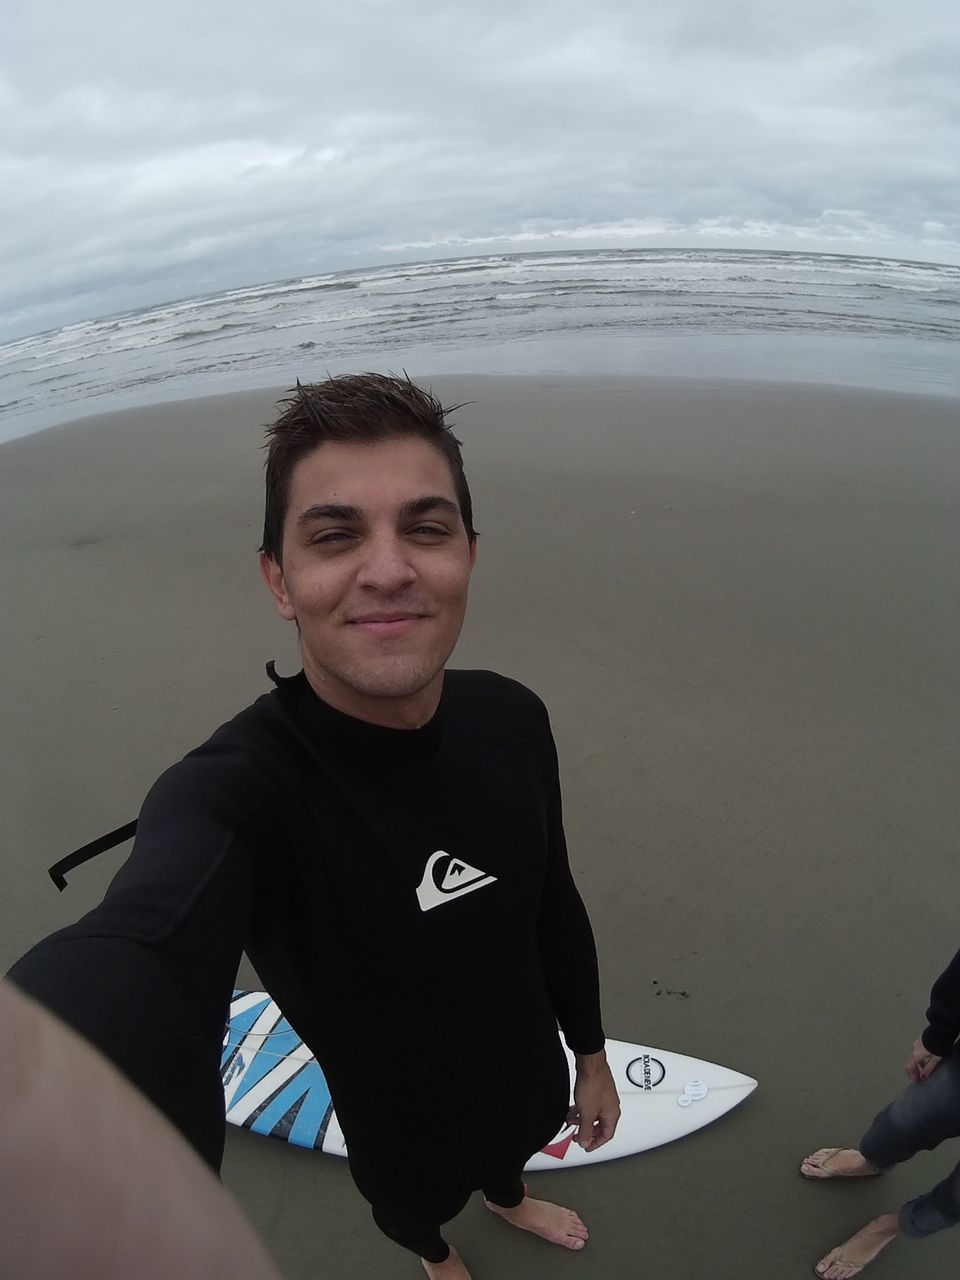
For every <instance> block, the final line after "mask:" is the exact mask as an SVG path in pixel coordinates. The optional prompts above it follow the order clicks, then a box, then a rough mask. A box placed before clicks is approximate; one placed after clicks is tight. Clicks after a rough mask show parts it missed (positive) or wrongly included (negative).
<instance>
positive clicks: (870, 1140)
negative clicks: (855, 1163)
mask: <svg viewBox="0 0 960 1280" xmlns="http://www.w3.org/2000/svg"><path fill="white" fill-rule="evenodd" d="M956 1137H960V1051H957V1050H955V1051H954V1052H953V1054H951V1056H950V1057H949V1058H944V1060H943V1061H942V1062H941V1063H940V1065H939V1066H938V1067H937V1068H936V1069H935V1070H934V1071H933V1073H932V1075H930V1076H929V1077H928V1079H926V1080H923V1081H919V1082H915V1083H911V1084H908V1085H907V1087H906V1088H905V1089H903V1090H902V1091H901V1092H900V1093H899V1094H898V1095H897V1096H896V1097H895V1098H894V1100H893V1101H892V1102H891V1103H890V1104H889V1106H886V1107H884V1108H883V1110H882V1111H880V1112H878V1113H877V1115H876V1116H875V1117H874V1119H873V1122H872V1123H871V1125H870V1127H869V1128H868V1129H867V1131H866V1133H865V1134H864V1135H863V1137H862V1138H861V1139H860V1152H861V1154H862V1155H863V1157H864V1159H865V1160H867V1161H869V1163H870V1164H871V1165H872V1166H873V1167H874V1168H875V1169H881V1170H882V1169H888V1168H890V1166H891V1165H894V1164H901V1163H902V1162H903V1161H904V1160H909V1159H910V1158H911V1156H915V1155H916V1154H917V1152H918V1151H932V1150H933V1149H934V1147H937V1146H939V1145H940V1143H941V1142H943V1141H944V1140H945V1139H946V1138H956Z"/></svg>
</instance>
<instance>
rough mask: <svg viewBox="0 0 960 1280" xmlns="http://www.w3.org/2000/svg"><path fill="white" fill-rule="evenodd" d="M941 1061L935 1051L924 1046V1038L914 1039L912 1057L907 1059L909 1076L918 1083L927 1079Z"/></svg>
mask: <svg viewBox="0 0 960 1280" xmlns="http://www.w3.org/2000/svg"><path fill="white" fill-rule="evenodd" d="M940 1061H941V1059H940V1058H938V1057H937V1055H936V1054H935V1053H931V1052H930V1050H929V1049H927V1048H925V1047H924V1043H923V1041H922V1040H914V1042H913V1048H912V1049H911V1050H910V1057H909V1058H908V1059H907V1068H906V1070H907V1076H908V1077H909V1078H910V1079H911V1080H915V1081H917V1082H918V1083H919V1082H920V1081H921V1080H926V1079H927V1077H928V1076H929V1075H930V1073H931V1071H933V1069H934V1067H936V1066H937V1065H938V1063H939V1062H940Z"/></svg>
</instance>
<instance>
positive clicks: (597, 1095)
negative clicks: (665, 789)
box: [538, 713, 620, 1151]
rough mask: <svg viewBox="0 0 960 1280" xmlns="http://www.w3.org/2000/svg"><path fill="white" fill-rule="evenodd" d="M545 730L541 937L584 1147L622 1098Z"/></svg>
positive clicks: (610, 1123)
mask: <svg viewBox="0 0 960 1280" xmlns="http://www.w3.org/2000/svg"><path fill="white" fill-rule="evenodd" d="M544 715H545V717H546V713H544ZM547 735H548V739H549V744H550V752H551V755H550V782H549V785H550V788H551V803H550V810H549V819H548V822H549V827H548V839H549V854H548V862H547V873H546V878H545V883H544V892H543V899H542V901H541V905H540V922H539V928H538V939H539V944H540V955H541V959H542V962H543V968H544V973H545V975H546V980H547V989H548V991H549V993H550V998H551V1000H552V1002H553V1007H554V1010H555V1011H556V1014H557V1020H558V1022H559V1023H560V1028H561V1030H562V1031H563V1035H564V1038H565V1040H566V1042H567V1044H568V1045H569V1047H570V1049H571V1050H572V1052H573V1054H574V1056H575V1059H576V1082H575V1085H574V1093H573V1098H574V1106H573V1112H572V1114H571V1120H575V1121H576V1123H577V1125H578V1129H577V1142H578V1143H579V1144H580V1146H581V1147H583V1149H584V1150H585V1151H596V1150H597V1149H598V1148H599V1147H602V1146H603V1144H604V1143H605V1142H609V1141H610V1139H611V1138H612V1137H613V1135H614V1132H615V1131H616V1127H617V1123H618V1122H619V1119H620V1100H619V1097H618V1096H617V1087H616V1085H615V1084H614V1080H613V1075H612V1073H611V1071H610V1068H609V1066H608V1065H607V1055H606V1053H605V1051H604V1048H603V1046H604V1042H605V1036H604V1032H603V1025H602V1021H601V1016H600V974H599V967H598V964H597V948H596V943H595V942H594V937H593V929H592V928H591V926H590V919H589V917H588V915H587V909H586V907H585V906H584V904H583V899H582V898H581V896H580V893H579V891H578V890H577V887H576V884H575V883H574V880H573V875H572V873H571V871H570V861H569V858H568V857H567V842H566V837H565V835H564V831H563V808H562V801H561V797H560V780H559V767H558V764H557V758H556V749H555V747H554V745H553V737H552V735H551V734H550V729H549V723H548V725H547Z"/></svg>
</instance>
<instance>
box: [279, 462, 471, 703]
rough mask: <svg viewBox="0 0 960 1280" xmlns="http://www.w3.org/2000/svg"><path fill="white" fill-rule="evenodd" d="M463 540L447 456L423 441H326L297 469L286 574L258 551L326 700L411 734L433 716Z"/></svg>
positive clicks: (467, 566)
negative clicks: (294, 622)
mask: <svg viewBox="0 0 960 1280" xmlns="http://www.w3.org/2000/svg"><path fill="white" fill-rule="evenodd" d="M475 558H476V544H473V545H471V544H470V543H469V542H468V540H467V534H466V530H465V529H464V527H463V521H462V519H461V518H460V510H459V507H458V506H457V500H456V494H455V491H454V487H453V477H452V476H451V474H450V468H449V466H448V465H447V462H446V459H445V458H444V457H443V456H442V454H440V453H439V452H438V451H437V450H436V449H434V448H433V446H432V445H430V444H429V443H428V442H427V441H425V440H420V439H416V438H401V439H395V440H384V441H381V442H379V443H377V444H340V443H328V444H322V445H320V446H318V447H317V448H316V449H315V450H314V451H313V453H311V454H308V455H307V456H306V457H305V458H301V460H300V461H299V462H298V463H297V465H296V467H295V468H294V471H293V475H292V483H291V488H290V501H289V504H288V507H287V513H286V518H285V521H284V528H283V567H282V568H281V567H280V566H279V565H278V564H277V563H276V562H275V561H273V560H270V559H269V558H268V557H266V556H264V555H261V557H260V562H261V568H262V570H263V574H264V577H265V578H266V580H267V584H268V586H269V587H270V590H271V591H272V593H273V597H274V600H275V602H276V605H277V608H278V610H279V611H280V613H281V615H282V616H283V617H284V618H286V619H287V620H288V621H292V620H293V619H296V620H297V622H298V623H299V625H300V649H301V656H302V659H303V667H304V671H305V672H306V675H307V678H308V680H309V681H310V684H311V686H312V687H313V688H314V690H315V691H316V692H317V694H318V695H319V696H320V697H321V698H323V700H324V701H325V702H329V703H330V704H331V705H332V706H334V707H337V708H338V709H339V710H341V711H345V712H346V713H347V714H348V715H353V716H356V717H357V718H358V719H361V720H368V721H370V722H372V723H374V724H384V725H395V726H398V727H410V726H413V725H416V724H422V723H424V722H425V721H426V720H427V719H429V717H430V716H431V715H432V714H433V712H434V710H435V709H436V705H437V701H438V699H439V697H440V688H441V685H442V681H443V668H444V665H445V664H446V661H447V659H448V658H449V656H450V654H451V652H452V651H453V647H454V645H455V644H456V641H457V637H458V635H459V634H460V627H461V625H462V623H463V615H464V610H465V608H466V603H467V586H468V583H469V580H470V571H471V569H472V568H473V562H474V560H475Z"/></svg>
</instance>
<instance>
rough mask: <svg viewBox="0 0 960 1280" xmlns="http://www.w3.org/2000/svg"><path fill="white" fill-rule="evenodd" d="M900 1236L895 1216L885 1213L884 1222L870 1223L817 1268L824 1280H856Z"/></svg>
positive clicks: (816, 1270) (815, 1269)
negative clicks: (868, 1264)
mask: <svg viewBox="0 0 960 1280" xmlns="http://www.w3.org/2000/svg"><path fill="white" fill-rule="evenodd" d="M899 1233H900V1223H899V1222H898V1220H897V1215H896V1214H895V1213H885V1214H884V1215H883V1217H881V1218H874V1220H873V1222H868V1223H867V1225H866V1226H865V1227H862V1228H861V1229H860V1230H859V1231H858V1232H857V1234H856V1235H855V1236H851V1237H850V1239H849V1240H848V1241H847V1242H846V1244H842V1245H840V1246H839V1248H837V1249H831V1250H830V1252H829V1253H828V1254H827V1256H826V1257H825V1258H821V1259H820V1261H819V1262H818V1263H817V1265H816V1266H815V1267H814V1268H813V1270H814V1274H815V1275H818V1276H820V1277H822V1280H852V1277H853V1276H858V1275H859V1274H860V1272H861V1271H862V1270H863V1268H864V1267H865V1266H866V1265H867V1263H869V1262H872V1261H873V1260H874V1258H875V1257H876V1256H877V1254H878V1253H879V1252H880V1250H881V1249H883V1248H884V1247H885V1246H886V1245H888V1244H889V1243H890V1241H891V1240H893V1239H894V1237H895V1236H897V1235H899Z"/></svg>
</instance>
